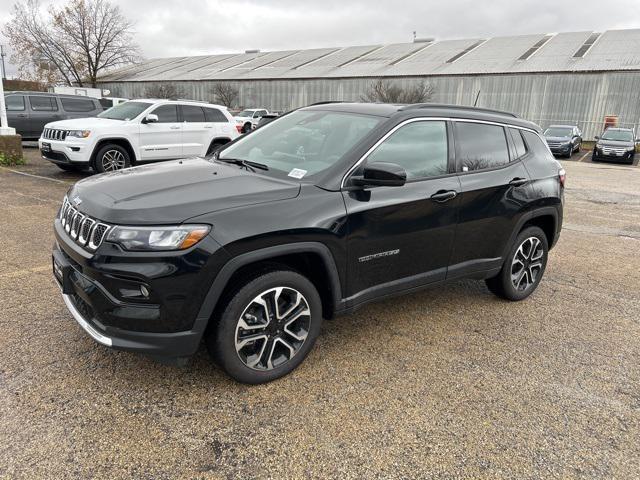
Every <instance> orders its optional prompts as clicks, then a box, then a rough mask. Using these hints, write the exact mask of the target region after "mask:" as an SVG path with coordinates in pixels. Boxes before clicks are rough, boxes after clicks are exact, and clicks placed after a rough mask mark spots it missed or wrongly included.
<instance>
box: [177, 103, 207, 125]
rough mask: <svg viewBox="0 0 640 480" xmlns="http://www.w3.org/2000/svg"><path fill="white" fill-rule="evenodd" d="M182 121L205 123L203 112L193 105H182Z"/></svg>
mask: <svg viewBox="0 0 640 480" xmlns="http://www.w3.org/2000/svg"><path fill="white" fill-rule="evenodd" d="M182 119H183V120H184V121H185V122H201V123H204V122H205V118H204V111H203V110H202V108H201V107H197V106H195V105H182Z"/></svg>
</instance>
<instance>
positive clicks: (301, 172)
mask: <svg viewBox="0 0 640 480" xmlns="http://www.w3.org/2000/svg"><path fill="white" fill-rule="evenodd" d="M306 174H307V171H306V170H302V169H301V168H294V169H293V170H291V171H290V172H289V176H290V177H293V178H297V179H298V180H299V179H301V178H302V177H304V176H305V175H306Z"/></svg>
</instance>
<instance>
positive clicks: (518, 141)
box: [509, 128, 527, 158]
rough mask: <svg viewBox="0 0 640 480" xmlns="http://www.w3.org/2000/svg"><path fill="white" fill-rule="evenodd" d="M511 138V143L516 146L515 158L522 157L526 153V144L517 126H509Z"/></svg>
mask: <svg viewBox="0 0 640 480" xmlns="http://www.w3.org/2000/svg"><path fill="white" fill-rule="evenodd" d="M509 131H510V132H511V138H512V139H513V145H514V146H515V148H516V151H515V154H516V155H515V158H522V157H524V156H525V155H526V154H527V146H526V145H525V144H524V140H523V139H522V134H521V133H520V130H518V129H517V128H510V129H509Z"/></svg>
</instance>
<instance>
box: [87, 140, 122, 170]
mask: <svg viewBox="0 0 640 480" xmlns="http://www.w3.org/2000/svg"><path fill="white" fill-rule="evenodd" d="M130 166H131V159H130V158H129V152H127V151H126V150H125V149H124V148H122V147H121V146H120V145H114V144H110V145H105V146H104V147H102V148H100V150H98V153H96V158H95V160H94V161H93V168H94V170H95V171H96V172H98V173H104V172H114V171H116V170H123V169H125V168H129V167H130Z"/></svg>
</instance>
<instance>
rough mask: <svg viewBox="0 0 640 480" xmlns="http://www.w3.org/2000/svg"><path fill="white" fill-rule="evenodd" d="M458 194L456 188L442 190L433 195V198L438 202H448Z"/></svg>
mask: <svg viewBox="0 0 640 480" xmlns="http://www.w3.org/2000/svg"><path fill="white" fill-rule="evenodd" d="M457 196H458V192H456V191H455V190H440V191H438V192H436V193H434V194H433V195H431V200H433V201H434V202H438V203H444V202H448V201H449V200H453V199H454V198H456V197H457Z"/></svg>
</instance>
